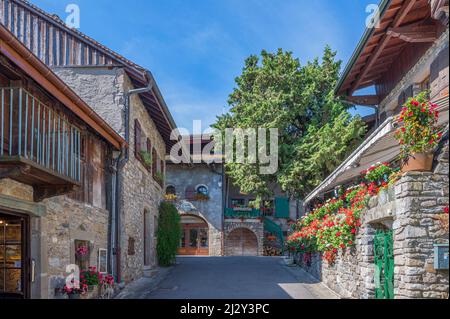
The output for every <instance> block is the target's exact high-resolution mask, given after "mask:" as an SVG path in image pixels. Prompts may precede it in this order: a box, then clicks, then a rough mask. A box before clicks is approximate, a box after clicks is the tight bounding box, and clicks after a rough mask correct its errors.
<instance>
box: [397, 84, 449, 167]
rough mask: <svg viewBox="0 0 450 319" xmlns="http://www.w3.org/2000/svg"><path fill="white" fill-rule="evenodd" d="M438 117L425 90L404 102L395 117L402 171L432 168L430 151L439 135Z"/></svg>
mask: <svg viewBox="0 0 450 319" xmlns="http://www.w3.org/2000/svg"><path fill="white" fill-rule="evenodd" d="M438 120H439V111H438V110H437V105H436V104H434V103H431V102H430V101H429V99H428V97H427V92H422V93H420V94H418V95H417V96H416V97H414V98H410V99H408V101H407V102H406V103H405V105H404V107H403V109H402V111H401V113H400V115H398V116H397V117H396V119H395V121H396V123H397V124H398V125H399V128H398V129H397V131H396V132H395V137H396V139H397V140H398V142H399V144H400V146H401V156H402V158H403V160H404V165H403V167H402V171H403V172H408V171H430V170H431V168H432V164H433V154H432V151H433V149H434V148H435V147H436V146H437V144H438V142H439V140H440V139H441V137H442V133H441V132H440V131H439V127H438Z"/></svg>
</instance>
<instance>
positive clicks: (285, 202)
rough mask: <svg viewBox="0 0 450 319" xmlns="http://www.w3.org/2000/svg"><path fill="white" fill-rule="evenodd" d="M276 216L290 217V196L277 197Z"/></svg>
mask: <svg viewBox="0 0 450 319" xmlns="http://www.w3.org/2000/svg"><path fill="white" fill-rule="evenodd" d="M275 217H276V218H286V219H288V218H289V198H287V197H276V198H275Z"/></svg>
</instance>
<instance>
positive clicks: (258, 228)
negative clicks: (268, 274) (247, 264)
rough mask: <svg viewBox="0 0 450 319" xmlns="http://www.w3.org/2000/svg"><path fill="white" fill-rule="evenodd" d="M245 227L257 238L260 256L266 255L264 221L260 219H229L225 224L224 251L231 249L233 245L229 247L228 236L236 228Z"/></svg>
mask: <svg viewBox="0 0 450 319" xmlns="http://www.w3.org/2000/svg"><path fill="white" fill-rule="evenodd" d="M239 228H244V229H248V230H250V231H251V232H253V233H254V234H255V236H256V238H257V242H258V247H257V254H258V256H264V223H263V222H262V221H260V220H258V219H242V220H241V219H227V220H225V224H224V238H225V247H224V251H225V252H227V251H231V250H232V247H227V238H228V237H229V235H230V234H231V233H232V232H233V231H234V230H236V229H239Z"/></svg>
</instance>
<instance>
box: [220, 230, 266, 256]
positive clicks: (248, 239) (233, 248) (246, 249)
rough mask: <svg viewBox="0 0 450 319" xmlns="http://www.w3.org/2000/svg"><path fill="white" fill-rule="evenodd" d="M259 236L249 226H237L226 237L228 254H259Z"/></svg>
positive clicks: (226, 251) (226, 253)
mask: <svg viewBox="0 0 450 319" xmlns="http://www.w3.org/2000/svg"><path fill="white" fill-rule="evenodd" d="M258 251H259V250H258V238H257V236H256V234H255V233H254V232H253V231H251V230H250V229H248V228H244V227H241V228H236V229H234V230H232V231H231V232H230V233H229V234H228V235H227V237H226V238H225V255H226V256H258Z"/></svg>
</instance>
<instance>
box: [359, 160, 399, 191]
mask: <svg viewBox="0 0 450 319" xmlns="http://www.w3.org/2000/svg"><path fill="white" fill-rule="evenodd" d="M392 172H393V169H392V168H391V166H390V165H389V163H386V162H385V163H377V164H376V165H372V166H371V167H369V168H368V169H367V170H366V171H365V172H363V173H364V175H365V179H366V180H367V181H368V182H370V183H375V184H376V185H377V186H381V185H383V184H384V183H388V182H389V176H390V175H391V174H392Z"/></svg>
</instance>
